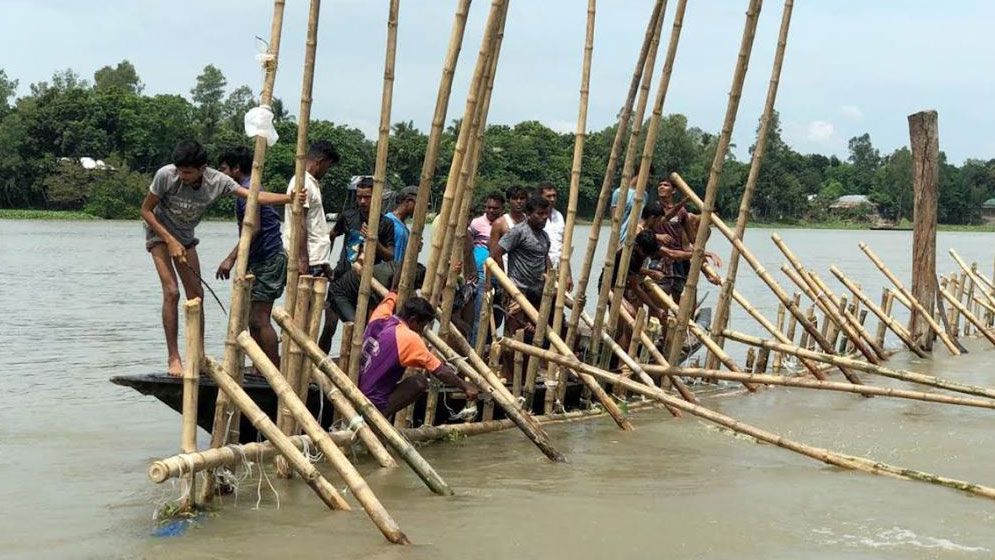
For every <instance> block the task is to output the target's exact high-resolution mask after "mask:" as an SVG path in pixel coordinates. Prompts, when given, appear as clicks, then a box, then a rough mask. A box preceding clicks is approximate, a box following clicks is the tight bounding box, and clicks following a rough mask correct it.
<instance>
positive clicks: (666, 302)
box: [642, 277, 757, 392]
mask: <svg viewBox="0 0 995 560" xmlns="http://www.w3.org/2000/svg"><path fill="white" fill-rule="evenodd" d="M642 283H643V289H644V290H645V291H646V292H647V293H648V294H649V296H650V298H651V299H653V300H654V301H655V302H656V303H657V304H658V305H659V306H660V307H663V308H664V309H668V310H669V311H670V312H671V313H677V312H678V306H677V302H675V301H674V300H673V298H671V297H670V294H668V293H667V292H665V291H663V289H662V288H660V286H657V285H656V282H654V281H653V280H652V279H650V278H647V277H644V278H643V280H642ZM687 328H689V329H691V332H692V333H693V334H694V335H695V336H697V337H698V340H700V341H701V343H702V344H703V345H704V346H705V348H708V349H709V350H710V351H712V352H714V353H715V355H716V356H717V357H718V358H719V361H720V362H722V365H724V366H726V367H727V368H729V369H730V370H731V371H735V372H740V373H741V372H742V371H743V370H742V369H740V367H739V365H738V364H736V362H735V361H734V360H733V359H732V357H731V356H729V354H727V353H726V352H725V351H724V350H723V349H721V348H719V346H718V345H717V344H715V341H714V340H712V337H710V336H708V333H707V332H705V329H703V328H702V327H701V326H699V325H698V324H697V323H695V322H694V321H690V322H689V323H687ZM671 364H673V362H671ZM743 387H746V389H747V390H749V391H751V392H753V391H756V390H757V388H756V386H754V385H751V384H749V383H743Z"/></svg>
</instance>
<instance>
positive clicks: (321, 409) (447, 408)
mask: <svg viewBox="0 0 995 560" xmlns="http://www.w3.org/2000/svg"><path fill="white" fill-rule="evenodd" d="M250 371H251V370H247V373H246V375H245V380H244V383H243V387H244V388H245V391H246V392H247V393H248V394H249V396H250V397H252V400H254V401H255V402H256V404H258V405H259V406H260V408H262V409H263V410H264V411H265V412H266V413H267V414H268V415H269V416H270V418H273V419H274V420H275V419H276V409H277V398H276V394H275V393H274V392H273V390H272V389H270V386H269V384H268V383H266V380H265V379H263V378H262V377H260V376H258V375H255V374H252V373H250ZM110 381H111V383H114V384H115V385H120V386H122V387H130V388H132V389H134V390H136V391H138V392H139V393H141V394H143V395H148V396H151V397H155V398H156V399H159V400H160V401H162V402H163V403H164V404H166V405H167V406H169V407H170V408H172V409H173V410H175V411H176V412H181V411H182V410H183V378H182V377H173V376H170V375H167V374H165V373H151V374H140V375H118V376H115V377H112V378H111V379H110ZM536 385H537V386H536V395H535V399H534V403H535V404H534V406H533V412H535V413H536V414H542V407H543V398H544V396H545V394H546V387H545V385H544V384H543V383H541V382H539V383H537V384H536ZM426 397H427V396H426V395H422V396H421V397H420V398H419V399H418V400H417V401H416V402H415V408H414V412H413V414H414V424H413V425H415V426H420V425H421V424H422V421H423V419H424V418H425V401H426ZM217 398H218V387H217V385H216V384H215V383H214V380H212V379H211V378H210V377H209V376H207V375H203V376H201V378H200V392H199V395H198V399H197V425H199V426H200V427H201V428H203V429H205V430H207V431H210V430H211V423H212V422H213V419H214V403H215V401H216V400H217ZM322 400H324V399H322V397H321V393H320V391H319V389H318V386H317V385H315V384H311V386H310V387H309V388H308V396H307V407H308V410H310V411H311V413H312V414H313V415H314V417H315V418H317V419H318V421H319V422H320V423H321V425H322V426H324V427H325V428H326V429H328V428H331V426H332V421H333V419H332V416H333V415H332V410H333V409H332V404H331V403H330V402H329V401H327V400H324V403H323V402H322ZM580 400H581V384H580V383H576V382H570V383H568V384H567V394H566V402H565V403H564V408H565V409H566V410H575V409H577V408H580V407H581V402H580ZM465 404H466V397H465V396H464V395H463V393H462V392H461V391H458V390H457V389H454V388H451V387H443V388H442V389H441V394H440V396H439V401H438V404H437V406H436V409H435V411H434V421H433V424H435V425H438V424H443V423H446V422H450V416H451V415H452V414H454V413H456V412H459V411H460V410H462V409H463V407H464V405H465ZM482 416H483V407H478V410H477V418H476V419H473V420H470V421H477V420H481V419H482ZM494 418H495V419H497V420H500V419H502V418H504V414H503V413H502V411H501V410H500V408H498V407H495V409H494ZM239 432H240V434H241V436H240V438H239V442H240V443H250V442H254V441H256V439H257V434H256V429H255V428H254V427H253V426H252V423H251V422H249V421H248V420H246V419H245V417H244V416H242V417H241V422H240V426H239Z"/></svg>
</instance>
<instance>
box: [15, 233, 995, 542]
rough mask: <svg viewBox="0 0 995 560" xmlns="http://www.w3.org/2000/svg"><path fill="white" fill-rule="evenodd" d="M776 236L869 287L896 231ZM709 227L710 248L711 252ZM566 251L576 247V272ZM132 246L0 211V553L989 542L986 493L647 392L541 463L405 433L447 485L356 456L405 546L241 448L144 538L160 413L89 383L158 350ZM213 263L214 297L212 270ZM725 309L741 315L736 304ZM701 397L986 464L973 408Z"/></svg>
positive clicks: (204, 257)
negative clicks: (709, 417) (269, 470)
mask: <svg viewBox="0 0 995 560" xmlns="http://www.w3.org/2000/svg"><path fill="white" fill-rule="evenodd" d="M579 229H581V231H578V232H577V234H576V236H575V237H576V238H577V239H579V240H586V237H587V236H586V233H587V231H586V228H579ZM770 233H771V232H770V231H769V230H753V231H750V232H748V237H747V241H748V242H749V244H750V246H751V247H753V248H754V250H755V251H756V252H757V254H758V256H759V257H760V259H761V260H762V261H763V263H764V265H765V266H766V267H767V268H768V269H770V270H774V271H776V270H777V269H778V268H779V266H780V264H781V262H782V261H783V259H782V258H781V257H780V256H779V254H778V253H777V252H776V248H775V247H774V246H773V244H772V243H770V241H769V239H768V236H769V234H770ZM199 234H200V237H201V239H202V243H201V245H200V248H199V250H200V252H201V262H202V263H203V266H204V271H203V275H204V277H205V279H209V278H211V277H213V270H214V268H215V267H216V266H217V264H218V262H220V260H221V259H222V258H223V257H224V256H225V255H226V254H227V252H228V251H229V250H230V249H231V246H232V244H233V243H234V241H235V238H234V227H233V226H232V225H231V224H222V223H208V224H204V225H202V226H201V227H200V229H199ZM781 234H782V236H783V237H784V239H785V241H786V242H787V243H788V244H789V246H791V247H792V249H793V250H794V251H795V252H796V253H797V254H798V255H799V257H800V258H801V259H802V260H803V261H804V262H805V263H806V264H807V265H809V266H811V267H813V268H814V269H816V270H817V271H820V272H823V274H824V277H825V278H826V279H827V281H828V280H829V278H831V277H830V275H829V274H828V272H827V269H828V267H829V265H830V264H836V265H838V266H839V267H840V268H842V269H843V270H844V271H846V272H847V273H848V274H849V275H850V276H851V277H852V278H853V279H854V280H855V281H857V282H859V283H861V284H862V285H863V287H864V288H865V290H866V291H867V292H868V293H871V294H875V295H876V294H880V290H881V287H882V285H883V282H882V277H881V276H880V274H879V273H877V271H876V270H874V269H873V267H872V266H871V265H870V264H869V263H868V262H867V260H866V258H865V257H864V256H863V254H862V253H860V251H859V250H858V249H857V243H858V241H866V242H868V243H869V244H870V245H871V247H872V248H873V249H874V250H875V251H876V252H877V253H878V254H879V255H880V256H881V257H882V258H883V259H885V261H886V262H887V263H888V265H889V266H890V267H891V268H892V270H893V271H895V273H896V274H898V275H899V276H900V277H902V278H908V272H909V262H908V260H909V255H910V244H911V233H909V232H870V231H809V230H786V231H783V232H781ZM716 237H718V236H713V239H714V241H713V244H714V249H715V250H716V251H717V252H719V254H722V255H725V254H728V246H727V245H726V244H725V243H720V240H718V239H715V238H716ZM992 239H993V236H992V235H991V234H966V233H941V234H940V236H939V242H938V248H939V249H940V252H941V254H940V255H938V261H939V265H938V266H939V270H940V271H941V272H947V271H950V270H952V266H953V263H952V261H951V260H950V259H949V257H948V256H947V255H946V253H945V251H946V249H947V248H950V247H954V248H956V249H957V250H958V252H960V254H961V255H962V256H963V257H964V258H965V259H967V260H968V261H972V260H978V261H979V262H980V264H981V266H982V270H985V271H990V269H991V266H992V263H991V258H992V249H993V245H995V244H993V243H992ZM582 258H583V254H582V252H581V251H575V254H574V261H573V265H574V270H579V269H580V264H581V259H582ZM149 261H150V259H149V257H148V256H147V254H146V253H145V251H144V248H143V243H142V235H141V226H140V225H139V224H138V223H128V222H95V223H93V222H86V223H84V222H17V221H0V309H3V311H4V312H3V313H2V314H0V348H2V351H0V371H2V376H0V394H2V397H0V503H3V504H4V505H5V506H6V507H5V508H4V510H5V512H6V513H7V514H6V515H4V516H3V517H4V521H3V523H4V531H3V532H2V533H0V551H3V552H2V553H0V556H4V557H8V556H9V557H24V558H29V557H39V556H45V557H82V558H88V557H101V558H104V557H161V556H165V555H182V556H183V557H188V558H218V557H235V556H244V557H261V556H264V555H269V556H275V555H281V556H287V555H288V553H289V555H290V556H292V557H299V558H312V557H313V558H319V557H320V558H329V557H333V558H334V557H340V558H355V557H358V556H360V555H363V556H367V555H369V556H373V557H376V558H406V559H411V558H432V559H439V558H465V557H469V556H472V557H474V558H481V557H482V558H513V557H514V558H601V557H606V556H609V555H612V556H619V557H628V558H659V557H663V556H667V557H678V558H699V557H708V558H737V559H742V558H772V557H775V558H783V557H804V558H923V557H928V558H988V557H990V556H991V554H992V553H991V551H992V550H995V536H993V534H992V532H991V530H990V527H991V524H992V521H993V520H995V505H993V504H992V503H991V502H989V501H985V500H982V499H967V498H965V497H963V496H961V495H959V494H957V493H956V492H953V491H949V490H945V489H939V488H933V487H927V486H924V485H919V484H912V483H908V482H901V481H894V480H890V479H886V478H882V477H872V476H867V475H863V474H855V473H844V472H839V471H838V470H837V469H834V468H830V467H827V466H825V465H821V464H819V463H815V462H812V461H811V460H808V459H805V458H802V457H799V456H796V455H793V454H791V453H789V452H786V451H783V450H779V449H776V448H773V447H771V446H766V445H756V444H753V443H749V442H747V441H744V440H741V439H736V438H733V437H732V436H730V435H729V434H727V433H725V432H724V431H720V430H717V429H714V428H711V427H710V426H709V425H708V424H705V423H704V422H701V421H699V420H696V419H695V418H691V417H686V418H684V419H681V420H673V419H671V418H670V416H669V415H668V414H666V413H665V412H662V413H661V412H655V411H654V412H647V413H641V414H638V415H637V416H636V417H635V421H634V423H635V425H636V427H637V430H636V431H635V432H633V433H627V434H623V433H620V432H618V431H617V429H616V428H614V425H613V424H612V423H611V422H610V421H609V420H598V421H594V422H587V423H581V424H574V425H562V426H553V427H551V428H550V435H551V436H552V438H553V440H554V441H555V442H556V443H557V445H558V446H559V447H560V449H561V450H562V451H563V452H564V453H565V454H566V455H567V456H568V457H569V459H570V462H569V463H568V464H566V465H552V464H549V463H547V462H546V461H545V460H544V459H543V458H542V457H541V455H540V454H539V453H537V452H536V451H535V450H534V448H532V447H531V445H529V444H528V443H527V442H526V441H525V440H524V439H523V438H522V437H521V436H519V435H518V434H517V433H515V432H510V431H509V432H502V433H499V434H493V435H489V436H483V437H478V438H471V439H467V440H463V441H460V442H456V443H449V444H443V445H433V446H428V447H426V448H425V449H424V453H425V456H426V458H427V459H428V460H429V461H430V462H432V463H433V465H434V466H435V467H436V469H437V470H438V471H439V472H440V474H442V476H443V477H445V478H446V480H447V482H449V484H450V485H451V486H452V487H453V488H455V489H457V496H456V497H454V498H440V497H436V496H433V495H432V494H430V493H429V492H428V491H427V490H426V489H425V488H424V487H423V486H422V484H421V483H420V481H419V480H418V479H417V478H416V477H415V476H414V475H412V474H411V473H410V472H408V471H406V470H404V469H403V468H399V469H397V470H394V471H391V472H378V471H375V470H373V469H372V467H371V466H370V465H369V464H367V463H362V464H361V465H360V468H361V470H363V471H364V472H365V473H367V475H368V480H369V482H370V484H371V486H372V487H373V488H374V490H375V491H376V492H377V493H378V495H379V496H380V497H381V499H382V500H383V502H384V503H385V505H386V506H387V508H388V509H389V510H390V511H391V512H392V513H393V515H394V516H395V518H396V519H397V521H398V523H399V524H400V525H401V527H402V528H403V529H404V530H405V531H406V532H407V533H408V535H409V536H410V537H411V538H412V540H413V541H414V542H415V543H416V544H415V545H414V546H412V547H410V548H406V549H401V548H397V547H392V546H390V545H387V544H385V543H384V541H383V540H382V538H381V537H380V535H379V533H378V532H377V531H376V530H375V529H374V528H373V527H372V525H370V524H369V522H368V521H367V519H366V517H365V516H364V515H363V514H362V513H360V512H358V511H356V512H352V513H348V514H347V513H329V512H327V511H325V510H323V509H322V508H321V507H320V503H319V502H318V501H317V500H315V499H314V497H313V496H312V495H311V493H310V490H309V489H307V487H305V486H304V485H302V484H300V483H299V482H298V483H288V482H286V481H281V480H276V479H272V480H271V482H272V484H273V486H274V488H275V490H276V492H278V493H279V498H280V500H279V501H280V508H279V509H277V506H276V504H277V502H276V499H275V497H274V495H273V492H272V491H271V490H269V487H268V485H267V482H266V481H265V480H261V479H260V478H259V471H258V470H255V471H253V473H252V474H251V477H249V478H247V479H246V480H245V481H244V483H243V484H242V486H241V488H240V492H239V494H238V497H237V504H236V503H235V499H234V498H228V499H226V500H225V502H224V507H223V509H222V511H221V513H220V514H218V515H211V516H208V517H206V518H205V519H203V520H202V522H201V523H200V525H199V527H198V528H196V529H191V530H189V531H187V532H186V533H184V534H183V535H181V536H176V537H171V538H156V537H152V536H151V534H152V532H153V530H154V528H155V525H154V523H153V522H152V512H153V509H154V507H155V506H156V504H158V503H162V502H164V501H166V500H168V499H172V498H175V497H176V496H177V495H178V492H179V490H178V487H176V486H173V485H170V484H165V485H162V486H155V485H153V484H151V483H150V482H149V481H148V479H147V478H146V475H145V469H146V466H147V464H148V461H149V460H150V459H151V458H153V457H159V456H163V455H167V454H171V453H173V452H175V451H176V449H177V445H178V438H179V421H178V420H179V419H178V417H177V415H176V414H175V413H173V412H172V411H170V410H169V409H167V408H166V407H165V406H164V405H162V404H160V403H158V402H157V401H155V400H154V399H152V398H150V397H143V396H140V395H138V394H137V393H135V392H132V391H129V390H127V389H124V388H122V387H117V386H113V385H111V384H110V383H108V382H107V378H108V377H110V376H111V375H115V374H127V373H143V372H149V371H153V370H161V369H162V368H163V365H164V361H165V351H164V349H163V347H162V334H161V328H160V326H159V301H160V291H159V286H158V281H157V279H156V276H155V273H154V272H153V270H152V267H151V264H150V262H149ZM741 270H742V271H743V272H742V274H741V279H740V281H739V282H738V284H737V285H738V287H739V289H740V291H742V292H743V294H744V295H746V297H748V298H749V299H750V300H751V301H752V302H753V303H754V304H755V305H756V306H757V307H758V308H759V309H761V310H762V311H763V312H764V313H765V314H767V315H768V316H769V317H773V315H774V312H775V310H776V300H774V298H773V297H772V296H771V295H770V294H769V292H768V291H767V290H766V289H763V288H761V286H760V284H759V282H758V281H757V280H756V279H755V277H754V275H753V274H752V272H751V271H749V270H748V268H747V267H745V266H744V267H742V269H741ZM596 273H597V269H596V270H595V274H596ZM776 276H777V277H778V278H779V279H783V277H782V276H781V275H780V274H779V273H777V274H776ZM210 281H211V284H212V286H213V287H214V288H215V290H216V291H218V293H219V295H220V296H221V297H222V298H226V297H227V292H228V286H227V285H226V284H224V283H221V282H218V281H213V280H210ZM831 284H832V285H833V286H836V282H835V280H833V281H832V282H831ZM785 285H787V284H785ZM592 288H593V286H592ZM710 291H711V296H710V298H709V300H708V301H709V303H711V304H714V298H715V293H716V290H715V289H714V288H712V289H710ZM591 305H593V299H592V300H591ZM206 312H207V348H208V350H209V352H214V353H215V354H217V353H220V348H221V337H222V334H223V331H224V324H225V323H224V321H225V318H224V316H223V315H222V314H221V312H220V310H219V309H217V307H216V305H214V304H212V303H211V302H210V301H209V302H208V303H207V305H206ZM733 321H734V324H735V325H736V327H737V328H738V329H740V330H744V331H747V332H753V333H756V332H758V331H757V329H756V328H754V327H753V325H752V324H751V323H749V321H748V319H747V318H746V317H745V316H744V315H743V314H742V313H739V312H736V313H734V315H733ZM871 324H874V323H873V322H872V323H871ZM181 340H182V339H181ZM896 344H897V341H892V342H891V345H892V346H895V345H896ZM968 347H969V349H970V350H971V353H970V354H967V355H965V356H962V357H959V358H949V357H947V356H946V355H945V354H944V351H943V350H942V347H938V349H937V355H936V357H935V359H933V360H919V359H917V358H915V357H914V356H909V355H907V354H899V355H897V356H896V357H895V358H893V363H894V364H895V365H896V367H907V368H909V369H916V370H920V371H928V372H930V373H932V374H934V375H943V376H946V377H951V378H954V379H957V380H960V381H965V382H969V383H976V384H988V385H995V380H993V377H992V376H991V375H990V373H991V371H992V365H993V364H995V360H993V350H992V349H990V348H989V347H985V346H984V345H983V344H982V343H981V342H976V341H974V342H970V343H968ZM732 350H733V351H734V352H733V353H734V355H742V349H741V348H737V347H733V348H732ZM873 381H874V382H877V383H879V384H883V385H890V386H902V384H900V383H897V382H893V381H891V380H883V379H874V380H873ZM706 404H708V405H709V406H712V407H715V408H716V409H718V410H720V411H722V412H724V413H726V414H730V415H732V416H734V417H736V418H738V419H741V420H744V421H747V422H752V423H755V424H757V425H759V426H762V427H765V428H769V429H772V430H775V431H778V432H780V433H782V434H784V435H787V436H789V437H793V438H795V439H798V440H801V441H804V442H806V443H810V444H813V445H818V446H823V447H827V448H831V449H834V450H839V451H843V452H847V453H851V454H856V455H867V456H870V457H873V458H876V459H880V460H882V461H887V462H891V463H894V464H899V465H905V466H909V467H913V468H917V469H922V470H926V471H933V472H937V473H941V474H945V475H947V476H952V477H955V478H961V479H965V480H971V481H975V482H979V483H986V484H989V485H992V484H995V474H993V472H992V470H991V464H992V461H993V460H995V446H993V443H995V442H993V436H992V435H991V430H990V426H991V420H992V417H991V414H992V412H991V411H988V410H980V409H970V408H959V407H958V408H955V407H942V406H940V405H935V404H930V403H919V402H914V401H899V400H894V399H885V398H874V399H862V398H858V397H855V396H852V395H844V394H830V393H824V392H810V391H809V392H806V391H804V390H802V389H785V388H779V389H771V390H765V391H761V392H759V393H758V394H755V395H749V396H742V397H726V398H713V399H710V400H709V401H708V402H707V403H706ZM201 441H202V443H204V441H205V434H201ZM336 484H337V485H341V483H339V482H336ZM260 487H261V488H262V489H261V490H257V488H260ZM257 499H258V500H259V508H258V509H256V508H255V505H256V502H257Z"/></svg>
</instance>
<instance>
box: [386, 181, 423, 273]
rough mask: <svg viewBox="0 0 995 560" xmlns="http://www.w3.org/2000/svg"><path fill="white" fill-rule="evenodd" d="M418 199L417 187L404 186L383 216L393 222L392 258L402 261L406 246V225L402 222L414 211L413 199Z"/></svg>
mask: <svg viewBox="0 0 995 560" xmlns="http://www.w3.org/2000/svg"><path fill="white" fill-rule="evenodd" d="M417 199H418V187H404V188H403V189H401V192H400V193H398V195H397V201H396V204H397V205H396V206H395V207H394V210H393V211H392V212H387V214H385V217H386V218H387V219H388V220H390V222H391V223H392V224H394V260H395V261H403V260H404V251H405V249H407V247H408V235H409V234H410V232H409V231H408V226H406V225H404V222H406V221H407V220H408V218H410V217H411V215H412V214H414V213H415V201H416V200H417Z"/></svg>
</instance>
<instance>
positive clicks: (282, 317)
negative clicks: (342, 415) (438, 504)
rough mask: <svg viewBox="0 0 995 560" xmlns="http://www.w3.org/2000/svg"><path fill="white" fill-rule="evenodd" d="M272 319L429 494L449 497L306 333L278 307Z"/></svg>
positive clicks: (411, 449) (440, 482)
mask: <svg viewBox="0 0 995 560" xmlns="http://www.w3.org/2000/svg"><path fill="white" fill-rule="evenodd" d="M273 318H274V319H276V322H277V323H279V324H280V326H281V327H283V332H284V333H286V334H288V335H289V336H290V337H291V338H293V339H294V342H295V343H296V344H298V345H299V346H301V348H302V349H303V350H304V353H305V354H306V355H307V357H308V358H309V359H310V360H311V361H313V362H314V363H315V364H317V366H318V369H319V370H321V372H322V373H324V374H325V375H326V376H328V377H329V378H330V380H331V381H332V383H333V384H334V385H335V386H336V387H337V388H338V389H339V390H340V391H342V394H343V395H345V397H346V398H347V399H349V401H350V403H352V405H353V406H355V407H356V409H357V410H358V411H359V413H360V414H362V415H363V417H364V418H365V419H366V421H367V422H368V423H369V424H370V425H371V426H372V427H373V429H374V431H376V432H377V434H378V435H380V436H381V437H383V438H384V440H386V442H387V444H388V445H390V446H391V447H392V448H393V449H394V451H395V452H396V453H397V454H398V455H400V456H401V458H402V459H404V461H405V462H406V463H408V465H409V466H411V468H412V470H414V471H415V473H416V474H418V476H419V477H420V478H421V479H422V481H424V482H425V484H426V486H428V487H429V488H430V489H431V490H432V491H433V492H435V493H436V494H441V495H444V496H449V495H452V493H453V491H452V490H451V489H450V488H449V486H448V485H447V484H446V483H445V481H444V480H442V477H440V476H439V475H438V473H436V472H435V470H434V469H433V468H432V466H431V465H429V464H428V461H426V460H425V459H424V458H423V457H422V456H421V455H420V454H419V453H418V451H417V450H416V449H415V448H414V447H413V446H412V445H411V443H410V442H408V441H407V440H405V439H404V437H403V436H401V434H400V433H398V431H397V430H395V429H394V426H393V425H391V423H390V422H388V421H387V419H386V418H384V416H383V414H381V413H380V411H379V410H377V407H375V406H373V403H371V402H370V400H369V399H367V398H366V396H365V395H363V393H362V392H361V391H360V390H359V388H357V387H356V385H355V384H354V383H353V382H352V380H351V379H349V376H348V375H346V374H345V372H343V371H342V370H341V369H339V367H338V366H337V365H335V363H334V362H333V361H332V360H331V359H330V357H329V356H328V355H326V354H325V353H324V352H322V351H321V348H318V345H317V344H315V342H314V341H312V340H310V339H308V337H307V333H305V332H304V331H303V330H301V329H299V328H297V326H296V325H294V323H293V320H292V319H291V318H290V315H289V314H288V313H287V311H286V310H285V309H284V308H282V307H276V308H274V309H273Z"/></svg>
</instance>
